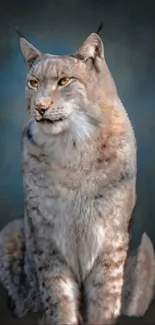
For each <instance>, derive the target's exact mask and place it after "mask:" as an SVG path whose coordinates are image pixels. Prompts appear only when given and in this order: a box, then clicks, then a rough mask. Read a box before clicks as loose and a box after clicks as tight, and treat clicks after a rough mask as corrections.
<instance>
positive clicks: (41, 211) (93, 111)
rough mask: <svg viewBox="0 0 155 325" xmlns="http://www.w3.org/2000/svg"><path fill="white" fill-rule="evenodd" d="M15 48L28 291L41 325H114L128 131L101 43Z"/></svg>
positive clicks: (125, 220) (127, 202) (127, 203)
mask: <svg viewBox="0 0 155 325" xmlns="http://www.w3.org/2000/svg"><path fill="white" fill-rule="evenodd" d="M20 44H21V51H22V54H23V56H24V58H25V61H26V64H27V77H26V91H25V93H26V106H27V112H26V118H25V122H24V127H23V134H22V169H23V187H24V196H25V215H24V230H23V232H24V240H25V254H24V261H23V263H24V266H25V268H26V265H31V268H32V271H31V272H28V273H29V274H30V275H29V276H30V280H29V281H27V283H28V284H29V285H30V283H31V278H33V275H34V274H36V278H35V283H36V287H37V288H38V290H37V292H39V293H40V297H41V303H42V306H43V311H44V312H43V318H42V324H50V325H51V324H55V325H56V324H74V325H77V324H79V322H84V323H86V324H102V325H104V324H112V323H115V322H116V319H117V317H118V316H119V315H120V313H121V309H122V294H123V284H124V268H125V262H126V258H127V251H128V246H129V225H130V221H131V217H132V212H133V209H134V206H135V202H136V171H137V168H136V141H135V136H134V132H133V128H132V126H131V123H130V120H129V118H128V115H127V112H126V110H125V108H124V106H123V104H122V102H121V100H120V98H119V95H118V92H117V89H116V86H115V82H114V80H113V78H112V76H111V73H110V71H109V69H108V66H107V64H106V60H105V56H104V48H103V43H102V40H101V38H100V37H99V35H97V34H95V33H92V34H91V35H89V36H88V38H87V39H86V40H85V42H84V43H83V45H82V46H81V47H80V48H79V49H78V50H77V51H76V52H75V53H73V54H71V55H66V56H57V55H51V54H47V53H43V52H42V51H40V50H38V49H36V48H35V47H34V46H33V45H32V44H30V43H29V42H28V41H27V40H26V39H24V38H23V37H21V39H20ZM25 281H26V280H25ZM32 282H33V281H32ZM27 283H26V284H27ZM21 295H22V294H21ZM23 295H24V292H23ZM34 295H35V293H34ZM20 299H21V300H22V297H21V296H20ZM81 304H82V308H81Z"/></svg>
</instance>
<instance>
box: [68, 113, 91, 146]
mask: <svg viewBox="0 0 155 325" xmlns="http://www.w3.org/2000/svg"><path fill="white" fill-rule="evenodd" d="M70 120H71V127H70V132H71V136H72V138H73V139H75V140H78V139H79V140H84V139H86V138H89V137H92V136H93V133H94V131H95V124H94V125H93V123H91V120H89V117H88V116H87V115H85V114H84V113H83V112H81V111H79V110H77V111H73V113H72V114H71V116H70Z"/></svg>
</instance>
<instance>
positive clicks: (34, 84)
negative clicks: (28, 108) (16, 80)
mask: <svg viewBox="0 0 155 325" xmlns="http://www.w3.org/2000/svg"><path fill="white" fill-rule="evenodd" d="M29 83H30V85H31V86H32V87H33V88H37V87H38V81H36V80H33V79H32V80H30V81H29Z"/></svg>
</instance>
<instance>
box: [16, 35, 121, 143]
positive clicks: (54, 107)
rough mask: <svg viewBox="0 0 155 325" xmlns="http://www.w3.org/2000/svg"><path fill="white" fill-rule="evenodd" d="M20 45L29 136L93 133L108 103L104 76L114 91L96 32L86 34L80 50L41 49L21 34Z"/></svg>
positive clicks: (85, 134) (83, 135) (75, 135)
mask: <svg viewBox="0 0 155 325" xmlns="http://www.w3.org/2000/svg"><path fill="white" fill-rule="evenodd" d="M21 49H22V53H23V55H24V57H25V60H26V61H27V64H28V73H27V78H26V101H27V109H28V117H29V118H28V119H27V123H28V125H27V128H28V134H29V136H30V137H31V138H32V139H33V140H36V141H37V138H38V139H39V137H40V136H42V137H47V139H46V140H48V141H49V137H50V136H51V135H56V134H61V133H64V132H65V133H66V132H68V135H70V136H71V137H72V138H74V139H78V138H80V139H81V138H82V139H83V138H87V137H89V136H92V134H93V133H94V130H95V127H96V125H97V124H98V123H99V121H102V118H103V111H104V109H103V106H104V105H106V106H107V102H106V101H107V96H108V91H107V86H106V85H107V82H106V81H108V84H110V86H111V90H112V91H110V92H111V94H110V96H112V94H113V93H115V92H116V89H115V85H114V83H113V80H112V79H111V78H110V74H107V67H106V65H105V60H104V53H103V44H102V41H101V39H100V37H99V36H98V35H96V34H91V35H90V36H89V37H88V38H87V40H86V41H85V42H84V44H83V45H82V46H81V48H80V49H79V50H77V51H76V52H75V53H74V54H72V55H66V56H57V55H51V54H44V53H42V52H40V51H39V50H37V49H36V48H35V47H34V46H33V45H31V44H30V43H29V42H28V41H26V40H25V39H23V38H21ZM101 106H102V108H101Z"/></svg>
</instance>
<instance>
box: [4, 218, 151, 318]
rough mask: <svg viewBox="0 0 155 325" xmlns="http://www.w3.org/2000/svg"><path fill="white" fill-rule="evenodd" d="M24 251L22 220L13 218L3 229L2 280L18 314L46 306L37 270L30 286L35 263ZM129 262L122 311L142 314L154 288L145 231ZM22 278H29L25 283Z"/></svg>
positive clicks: (24, 313) (149, 248)
mask: <svg viewBox="0 0 155 325" xmlns="http://www.w3.org/2000/svg"><path fill="white" fill-rule="evenodd" d="M24 254H25V240H24V225H23V220H14V221H12V222H10V223H9V224H8V225H7V226H6V227H5V228H4V229H3V230H2V231H1V232H0V281H1V283H2V284H3V286H4V288H5V289H6V290H7V292H8V294H9V300H10V302H11V306H9V307H11V310H12V312H13V314H14V315H15V316H18V317H22V316H25V315H26V314H27V312H41V311H42V310H43V306H42V302H41V295H40V291H39V288H38V286H36V283H37V277H36V274H34V276H35V277H33V278H31V284H30V283H29V286H28V280H29V278H30V273H31V272H32V270H33V266H32V265H31V264H30V263H31V262H29V261H26V260H25V261H24V263H23V262H22V261H23V260H24ZM126 264H127V265H126V269H125V275H124V288H123V295H122V310H121V315H126V316H137V317H138V316H143V315H144V314H145V312H146V311H147V309H148V307H149V305H150V302H151V300H152V298H153V296H154V291H155V255H154V250H153V246H152V243H151V241H150V239H149V237H148V236H147V235H146V234H145V233H144V234H143V236H142V240H141V243H140V245H139V247H138V249H137V250H135V251H131V252H130V254H129V256H128V258H127V263H126ZM27 270H29V272H30V273H28V272H27ZM23 279H27V281H25V282H24V283H23ZM24 291H25V295H24V294H23V292H24ZM20 293H21V294H22V299H21V294H20Z"/></svg>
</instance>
